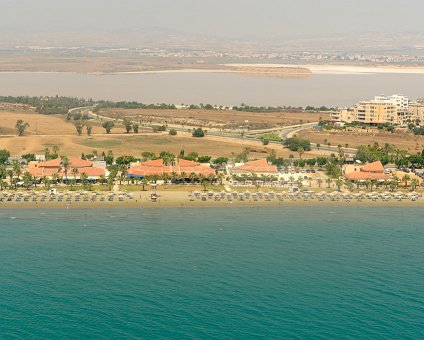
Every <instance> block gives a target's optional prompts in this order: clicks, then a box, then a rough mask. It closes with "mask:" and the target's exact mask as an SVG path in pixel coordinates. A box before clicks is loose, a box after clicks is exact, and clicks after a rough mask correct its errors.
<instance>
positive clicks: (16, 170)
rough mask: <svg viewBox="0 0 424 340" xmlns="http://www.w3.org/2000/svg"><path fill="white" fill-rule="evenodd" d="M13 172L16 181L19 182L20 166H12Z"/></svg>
mask: <svg viewBox="0 0 424 340" xmlns="http://www.w3.org/2000/svg"><path fill="white" fill-rule="evenodd" d="M13 172H14V173H15V175H16V177H17V180H18V181H19V176H20V175H21V172H22V171H21V165H20V164H19V163H14V164H13Z"/></svg>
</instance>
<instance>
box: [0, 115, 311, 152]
mask: <svg viewBox="0 0 424 340" xmlns="http://www.w3.org/2000/svg"><path fill="white" fill-rule="evenodd" d="M18 119H22V120H24V121H25V122H28V123H29V124H30V127H29V128H28V129H27V131H26V133H25V136H23V137H18V136H17V135H16V134H17V133H16V130H15V124H16V120H18ZM90 124H92V125H93V126H94V127H93V135H92V136H90V137H89V136H86V135H85V133H84V134H83V135H82V136H77V134H76V130H75V127H74V126H73V124H72V122H68V121H66V120H65V119H64V116H60V115H41V114H38V113H35V112H32V111H22V112H21V111H17V112H10V111H0V149H7V150H9V151H10V152H11V154H12V155H14V156H20V155H22V154H26V153H35V154H42V153H44V149H45V148H46V147H52V146H53V145H57V146H59V148H60V154H64V155H68V156H79V155H81V153H91V152H92V151H93V150H97V151H98V152H100V153H101V152H102V151H105V152H107V151H108V150H112V151H113V152H114V154H115V155H124V154H125V155H134V156H138V157H139V156H140V155H141V153H142V152H144V151H149V152H155V153H160V152H161V151H170V152H173V153H175V154H178V153H179V152H180V150H182V149H184V150H185V152H186V153H188V152H191V151H195V152H198V153H199V154H200V155H209V156H212V157H219V156H226V157H232V156H234V154H239V153H241V152H242V151H243V149H244V148H250V149H251V150H252V151H251V153H250V155H249V157H250V158H251V159H255V158H265V157H266V156H267V155H268V153H269V151H270V150H272V149H274V150H276V151H277V156H279V157H288V156H289V154H290V153H291V152H289V151H288V150H287V149H283V148H282V147H281V146H280V145H268V146H266V147H264V146H263V145H262V143H260V142H254V141H248V140H238V139H228V138H221V137H215V136H206V137H204V138H193V137H192V136H191V134H189V133H182V132H179V133H178V135H177V136H170V135H169V134H168V133H167V132H164V133H157V134H156V133H145V132H143V133H140V134H137V135H134V134H130V135H127V134H124V128H123V127H122V126H120V127H115V128H113V130H112V133H111V134H110V135H107V134H105V133H104V129H103V128H101V127H100V126H99V125H98V124H99V123H93V122H90ZM36 130H37V131H36ZM314 156H316V153H314V152H308V153H306V154H305V155H304V157H314Z"/></svg>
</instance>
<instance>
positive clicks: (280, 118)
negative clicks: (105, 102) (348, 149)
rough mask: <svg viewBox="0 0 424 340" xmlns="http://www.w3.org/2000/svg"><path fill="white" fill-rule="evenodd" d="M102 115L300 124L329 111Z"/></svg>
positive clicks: (140, 111) (107, 111)
mask: <svg viewBox="0 0 424 340" xmlns="http://www.w3.org/2000/svg"><path fill="white" fill-rule="evenodd" d="M99 114H100V115H102V116H107V117H120V118H122V117H126V116H128V117H130V116H131V117H140V119H146V118H150V117H151V118H153V119H155V121H157V122H158V123H159V122H163V123H165V122H168V123H172V121H173V120H178V121H179V122H181V121H182V120H185V121H186V122H187V124H190V125H192V123H193V124H194V123H196V122H199V123H200V122H203V123H204V124H205V125H208V123H209V122H212V124H214V123H215V124H217V125H219V124H221V125H222V124H224V125H225V124H229V123H230V124H233V123H234V124H239V125H240V124H245V121H248V122H249V123H250V124H258V125H268V126H270V127H271V126H282V125H293V124H299V123H300V122H303V123H308V122H314V121H318V120H319V118H320V117H321V119H324V120H325V119H328V118H329V116H328V114H327V113H292V112H270V113H256V112H241V111H229V110H150V109H134V110H125V109H104V110H101V111H100V112H99Z"/></svg>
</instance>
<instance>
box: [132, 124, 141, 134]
mask: <svg viewBox="0 0 424 340" xmlns="http://www.w3.org/2000/svg"><path fill="white" fill-rule="evenodd" d="M132 128H133V131H134V133H138V130H139V128H140V125H139V124H138V123H135V122H134V123H133V125H132Z"/></svg>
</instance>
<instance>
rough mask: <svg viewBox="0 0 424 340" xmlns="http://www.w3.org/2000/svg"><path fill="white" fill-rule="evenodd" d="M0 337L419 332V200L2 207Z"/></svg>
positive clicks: (422, 218) (423, 265) (422, 253)
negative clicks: (383, 204) (387, 204)
mask: <svg viewBox="0 0 424 340" xmlns="http://www.w3.org/2000/svg"><path fill="white" fill-rule="evenodd" d="M0 338H5V339H8V338H42V339H50V338H52V339H58V338H73V339H76V338H91V339H93V338H115V339H122V338H143V339H151V338H167V339H186V338H192V339H253V338H270V339H275V338H279V339H285V338H303V339H307V338H328V339H343V338H367V339H379V338H381V339H383V338H384V339H408V338H409V339H418V338H421V339H422V338H424V209H421V208H358V207H290V208H289V207H281V208H253V209H252V208H228V209H150V210H149V209H146V210H136V209H110V210H109V209H104V210H103V209H93V210H74V209H71V210H68V211H67V210H58V209H51V210H47V209H46V210H39V209H32V210H16V209H13V210H5V209H2V210H0Z"/></svg>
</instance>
